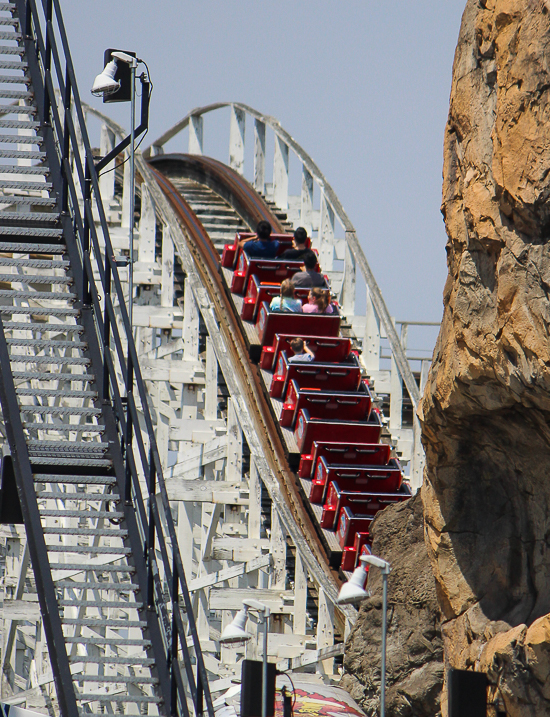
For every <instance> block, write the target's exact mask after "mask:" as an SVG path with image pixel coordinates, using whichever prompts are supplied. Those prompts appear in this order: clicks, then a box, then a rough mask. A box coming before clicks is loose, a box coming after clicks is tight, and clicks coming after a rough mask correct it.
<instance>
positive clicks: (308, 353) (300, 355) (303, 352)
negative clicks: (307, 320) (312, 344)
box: [288, 339, 315, 363]
mask: <svg viewBox="0 0 550 717" xmlns="http://www.w3.org/2000/svg"><path fill="white" fill-rule="evenodd" d="M290 348H291V349H292V350H293V351H294V356H291V357H290V358H289V359H288V363H309V362H310V361H315V354H314V353H313V351H312V350H311V349H310V348H309V346H308V345H307V343H306V342H305V341H304V339H292V341H291V342H290Z"/></svg>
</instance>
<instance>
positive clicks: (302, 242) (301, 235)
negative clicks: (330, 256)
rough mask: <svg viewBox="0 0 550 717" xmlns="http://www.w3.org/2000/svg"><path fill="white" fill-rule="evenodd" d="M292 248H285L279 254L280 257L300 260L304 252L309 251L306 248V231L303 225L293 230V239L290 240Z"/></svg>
mask: <svg viewBox="0 0 550 717" xmlns="http://www.w3.org/2000/svg"><path fill="white" fill-rule="evenodd" d="M292 246H293V247H294V248H293V249H287V250H286V251H284V252H283V253H282V254H281V255H280V257H279V258H280V259H286V260H287V261H300V259H303V258H304V254H305V253H306V252H308V251H309V249H308V248H307V232H306V230H305V229H304V227H298V228H297V229H295V230H294V239H293V240H292Z"/></svg>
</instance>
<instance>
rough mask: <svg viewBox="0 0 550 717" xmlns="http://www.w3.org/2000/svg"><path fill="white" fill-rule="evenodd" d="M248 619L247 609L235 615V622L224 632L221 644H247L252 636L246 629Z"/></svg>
mask: <svg viewBox="0 0 550 717" xmlns="http://www.w3.org/2000/svg"><path fill="white" fill-rule="evenodd" d="M246 617H247V610H246V608H243V609H242V610H239V612H238V613H237V614H236V615H235V617H234V619H233V622H231V623H230V624H229V625H228V626H227V627H226V628H225V630H224V631H223V632H222V634H221V637H220V642H226V643H230V642H245V641H246V640H249V639H250V638H251V637H252V635H250V634H249V633H248V632H246V630H245V629H244V627H245V625H246Z"/></svg>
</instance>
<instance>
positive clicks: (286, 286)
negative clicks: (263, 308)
mask: <svg viewBox="0 0 550 717" xmlns="http://www.w3.org/2000/svg"><path fill="white" fill-rule="evenodd" d="M269 308H270V309H271V311H292V312H294V313H300V312H301V311H302V302H301V301H300V299H295V298H294V284H293V283H292V282H291V281H290V279H285V280H284V281H283V282H282V283H281V295H280V296H276V297H275V298H273V299H271V304H270V305H269Z"/></svg>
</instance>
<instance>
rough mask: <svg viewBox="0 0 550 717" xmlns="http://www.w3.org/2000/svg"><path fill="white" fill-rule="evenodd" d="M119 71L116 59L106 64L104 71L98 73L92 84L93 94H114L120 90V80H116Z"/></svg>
mask: <svg viewBox="0 0 550 717" xmlns="http://www.w3.org/2000/svg"><path fill="white" fill-rule="evenodd" d="M116 71H117V64H116V60H111V61H110V62H108V63H107V64H106V65H105V69H104V70H103V72H102V73H101V74H100V75H98V76H97V77H96V78H95V80H94V84H93V85H92V95H96V96H99V95H112V94H113V92H118V90H120V82H119V81H118V80H115V75H116Z"/></svg>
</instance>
